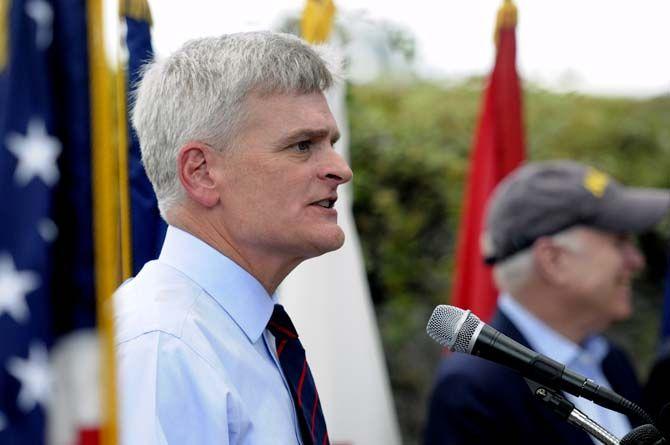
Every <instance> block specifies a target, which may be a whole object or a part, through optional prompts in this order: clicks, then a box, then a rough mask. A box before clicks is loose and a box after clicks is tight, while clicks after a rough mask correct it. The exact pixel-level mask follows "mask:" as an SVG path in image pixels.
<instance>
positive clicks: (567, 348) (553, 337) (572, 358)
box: [498, 294, 609, 367]
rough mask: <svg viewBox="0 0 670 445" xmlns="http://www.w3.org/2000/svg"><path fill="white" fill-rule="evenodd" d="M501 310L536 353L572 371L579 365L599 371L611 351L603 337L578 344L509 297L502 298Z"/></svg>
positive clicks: (596, 337) (594, 337) (502, 296)
mask: <svg viewBox="0 0 670 445" xmlns="http://www.w3.org/2000/svg"><path fill="white" fill-rule="evenodd" d="M498 306H499V307H500V309H501V310H502V311H503V312H504V313H505V315H506V316H507V317H508V318H509V319H510V320H511V321H512V323H514V325H515V326H516V327H517V329H519V332H521V334H522V335H523V336H524V337H525V338H526V340H527V341H528V343H529V345H530V347H531V348H532V349H533V350H535V351H537V352H539V353H540V354H544V355H546V356H548V357H551V358H553V359H554V360H556V361H558V362H560V363H563V364H565V365H566V366H568V367H570V365H571V364H573V363H577V362H584V363H583V364H584V365H586V366H589V365H591V366H593V365H595V366H598V367H599V366H600V364H601V362H602V360H603V359H604V358H605V356H606V355H607V352H608V351H609V346H608V344H607V341H606V340H605V339H604V338H603V337H602V336H600V335H596V336H592V337H589V338H587V339H586V340H585V341H584V342H583V344H581V345H578V344H576V343H574V342H573V341H571V340H569V339H568V338H566V337H565V336H563V335H561V334H560V333H558V332H556V331H555V330H554V329H552V328H551V327H549V326H548V325H547V324H546V323H544V322H543V321H542V320H540V319H539V318H537V317H536V316H535V315H533V314H532V313H531V312H529V311H528V310H527V309H526V308H525V307H524V306H523V305H521V304H520V303H519V302H518V301H516V300H515V299H514V298H512V297H511V296H510V295H509V294H502V295H501V296H500V298H499V300H498Z"/></svg>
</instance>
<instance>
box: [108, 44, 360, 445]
mask: <svg viewBox="0 0 670 445" xmlns="http://www.w3.org/2000/svg"><path fill="white" fill-rule="evenodd" d="M332 83H333V73H332V72H331V69H330V68H329V66H328V65H327V63H326V60H325V59H324V57H323V56H322V55H320V53H319V52H317V51H316V50H315V49H314V48H312V47H310V46H309V45H307V44H306V43H305V42H303V41H302V40H300V39H298V38H296V37H293V36H290V35H286V34H278V33H271V32H254V33H240V34H231V35H224V36H222V37H218V38H203V39H199V40H194V41H191V42H189V43H187V44H186V45H184V46H183V47H182V48H181V49H179V50H178V51H177V52H175V53H174V54H172V55H171V56H170V57H168V58H167V59H166V60H162V61H156V62H153V63H151V64H149V65H148V67H147V68H146V69H145V72H144V75H143V78H142V80H141V82H140V84H139V86H138V88H137V91H136V96H135V98H136V100H135V105H134V109H133V116H132V121H133V125H134V127H135V129H136V131H137V134H138V137H139V140H140V145H141V151H142V161H143V163H144V166H145V169H146V171H147V174H148V176H149V179H150V180H151V183H152V185H153V187H154V191H155V193H156V197H157V199H158V203H159V208H160V211H161V215H162V216H163V218H164V219H165V220H166V222H167V223H168V224H169V227H168V230H167V234H166V238H165V242H164V244H163V248H162V251H161V254H160V257H159V258H158V259H157V260H155V261H150V262H148V263H147V264H145V265H144V267H143V268H142V270H141V271H140V272H139V274H138V275H137V276H136V277H135V278H133V279H131V280H129V281H127V282H126V283H124V284H123V285H122V286H121V287H120V288H119V289H118V290H117V292H116V294H115V296H114V303H115V324H116V330H117V339H116V347H117V359H118V369H119V377H118V379H119V387H120V409H121V416H120V417H121V422H120V427H121V436H122V439H123V443H124V444H142V445H147V444H167V443H170V444H187V443H188V444H210V443H211V444H214V443H216V444H228V443H231V444H270V443H272V444H319V445H320V444H324V443H329V442H328V434H327V431H326V425H325V420H324V417H323V414H322V412H321V405H320V403H319V398H318V393H317V391H316V387H315V384H314V381H313V379H312V375H311V373H310V370H309V366H308V364H307V359H306V358H305V351H304V349H302V346H301V344H300V340H299V338H298V333H297V332H296V330H295V327H294V326H293V324H292V323H291V321H290V319H289V317H288V315H287V314H286V312H285V311H284V309H283V308H282V306H281V305H279V304H277V298H276V294H275V291H276V289H277V287H278V286H279V284H280V283H281V282H282V280H283V279H284V278H285V277H286V276H287V275H288V274H289V273H290V272H291V271H292V270H293V269H294V268H295V267H296V266H297V265H298V264H300V263H301V262H302V261H304V260H306V259H308V258H312V257H316V256H319V255H321V254H323V253H326V252H329V251H332V250H335V249H338V248H339V247H340V246H342V243H343V242H344V233H343V232H342V230H341V229H340V227H339V226H338V224H337V211H336V210H335V208H334V204H335V202H336V201H337V188H338V186H339V185H341V184H344V183H346V182H348V181H349V180H350V179H351V177H352V172H351V169H350V168H349V166H348V165H347V163H346V161H345V160H344V159H342V157H340V155H339V154H337V153H336V152H335V151H334V149H333V144H334V143H335V141H336V140H337V139H338V137H339V133H338V129H337V125H336V123H335V120H334V118H333V116H332V114H331V112H330V109H329V107H328V104H327V102H326V99H325V97H324V94H323V91H324V90H325V89H326V88H328V87H329V86H331V84H332ZM324 284H327V283H324ZM315 291H318V290H315Z"/></svg>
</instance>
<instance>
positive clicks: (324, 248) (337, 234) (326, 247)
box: [312, 226, 344, 256]
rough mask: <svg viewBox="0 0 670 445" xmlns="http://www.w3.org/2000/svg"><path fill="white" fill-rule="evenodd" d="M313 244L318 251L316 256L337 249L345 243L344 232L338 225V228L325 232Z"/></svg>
mask: <svg viewBox="0 0 670 445" xmlns="http://www.w3.org/2000/svg"><path fill="white" fill-rule="evenodd" d="M312 245H313V246H314V250H315V253H316V254H315V255H314V256H320V255H323V254H324V253H328V252H332V251H334V250H337V249H339V248H340V247H342V246H343V245H344V232H343V231H342V229H340V228H339V226H337V230H329V231H328V233H323V234H322V236H320V237H319V239H318V240H315V242H314V243H313V244H312Z"/></svg>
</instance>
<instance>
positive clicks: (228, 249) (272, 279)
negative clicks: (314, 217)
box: [170, 210, 301, 295]
mask: <svg viewBox="0 0 670 445" xmlns="http://www.w3.org/2000/svg"><path fill="white" fill-rule="evenodd" d="M170 224H171V225H173V226H175V227H177V228H179V229H181V230H184V231H185V232H188V233H190V234H191V235H193V236H195V237H196V238H198V239H200V240H202V241H203V242H205V243H207V244H208V245H210V246H211V247H212V248H214V249H216V250H217V251H219V252H220V253H221V254H222V255H225V256H226V257H227V258H229V259H230V260H232V261H234V262H235V263H236V264H237V265H239V266H240V267H241V268H243V269H244V270H246V271H247V272H249V274H250V275H252V276H253V277H254V278H256V279H257V280H258V281H259V282H260V283H261V285H262V286H263V287H264V288H265V290H266V291H267V293H268V295H272V294H274V292H275V291H276V290H277V288H278V287H279V284H281V282H282V281H284V278H286V276H287V275H288V274H289V273H290V272H291V271H292V270H293V269H294V268H295V267H296V266H297V265H298V264H300V262H301V261H300V260H298V259H296V260H295V261H286V260H282V259H279V258H277V257H276V255H273V253H272V252H255V251H253V250H252V249H244V248H243V247H241V246H239V245H237V244H236V243H235V242H234V241H233V238H232V237H231V236H230V235H229V233H228V232H227V231H226V230H225V228H221V227H218V226H216V225H214V224H212V223H211V222H210V221H209V220H208V219H207V218H201V217H198V216H196V215H192V214H191V213H189V212H186V211H178V210H177V211H174V212H173V213H172V214H171V215H170Z"/></svg>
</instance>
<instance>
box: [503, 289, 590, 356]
mask: <svg viewBox="0 0 670 445" xmlns="http://www.w3.org/2000/svg"><path fill="white" fill-rule="evenodd" d="M513 297H514V299H516V301H518V302H519V303H520V304H522V305H523V306H524V307H525V308H526V310H528V312H530V313H531V314H533V315H534V316H535V317H537V318H539V319H540V320H542V321H543V322H544V323H545V324H547V326H549V327H550V328H551V329H553V330H554V331H556V332H558V333H559V334H561V335H562V336H564V337H566V338H567V339H569V340H570V341H572V342H574V343H576V344H580V343H582V342H583V341H584V340H585V339H586V338H587V337H589V336H590V335H592V334H593V333H594V332H595V331H596V329H594V327H593V320H591V319H590V317H588V314H584V313H581V312H580V311H575V310H572V309H571V308H570V307H569V306H568V305H566V304H565V303H564V299H562V298H559V296H557V295H556V294H555V291H554V290H550V289H542V288H531V287H527V288H525V289H522V290H518V291H517V292H516V293H515V294H514V295H513Z"/></svg>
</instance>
